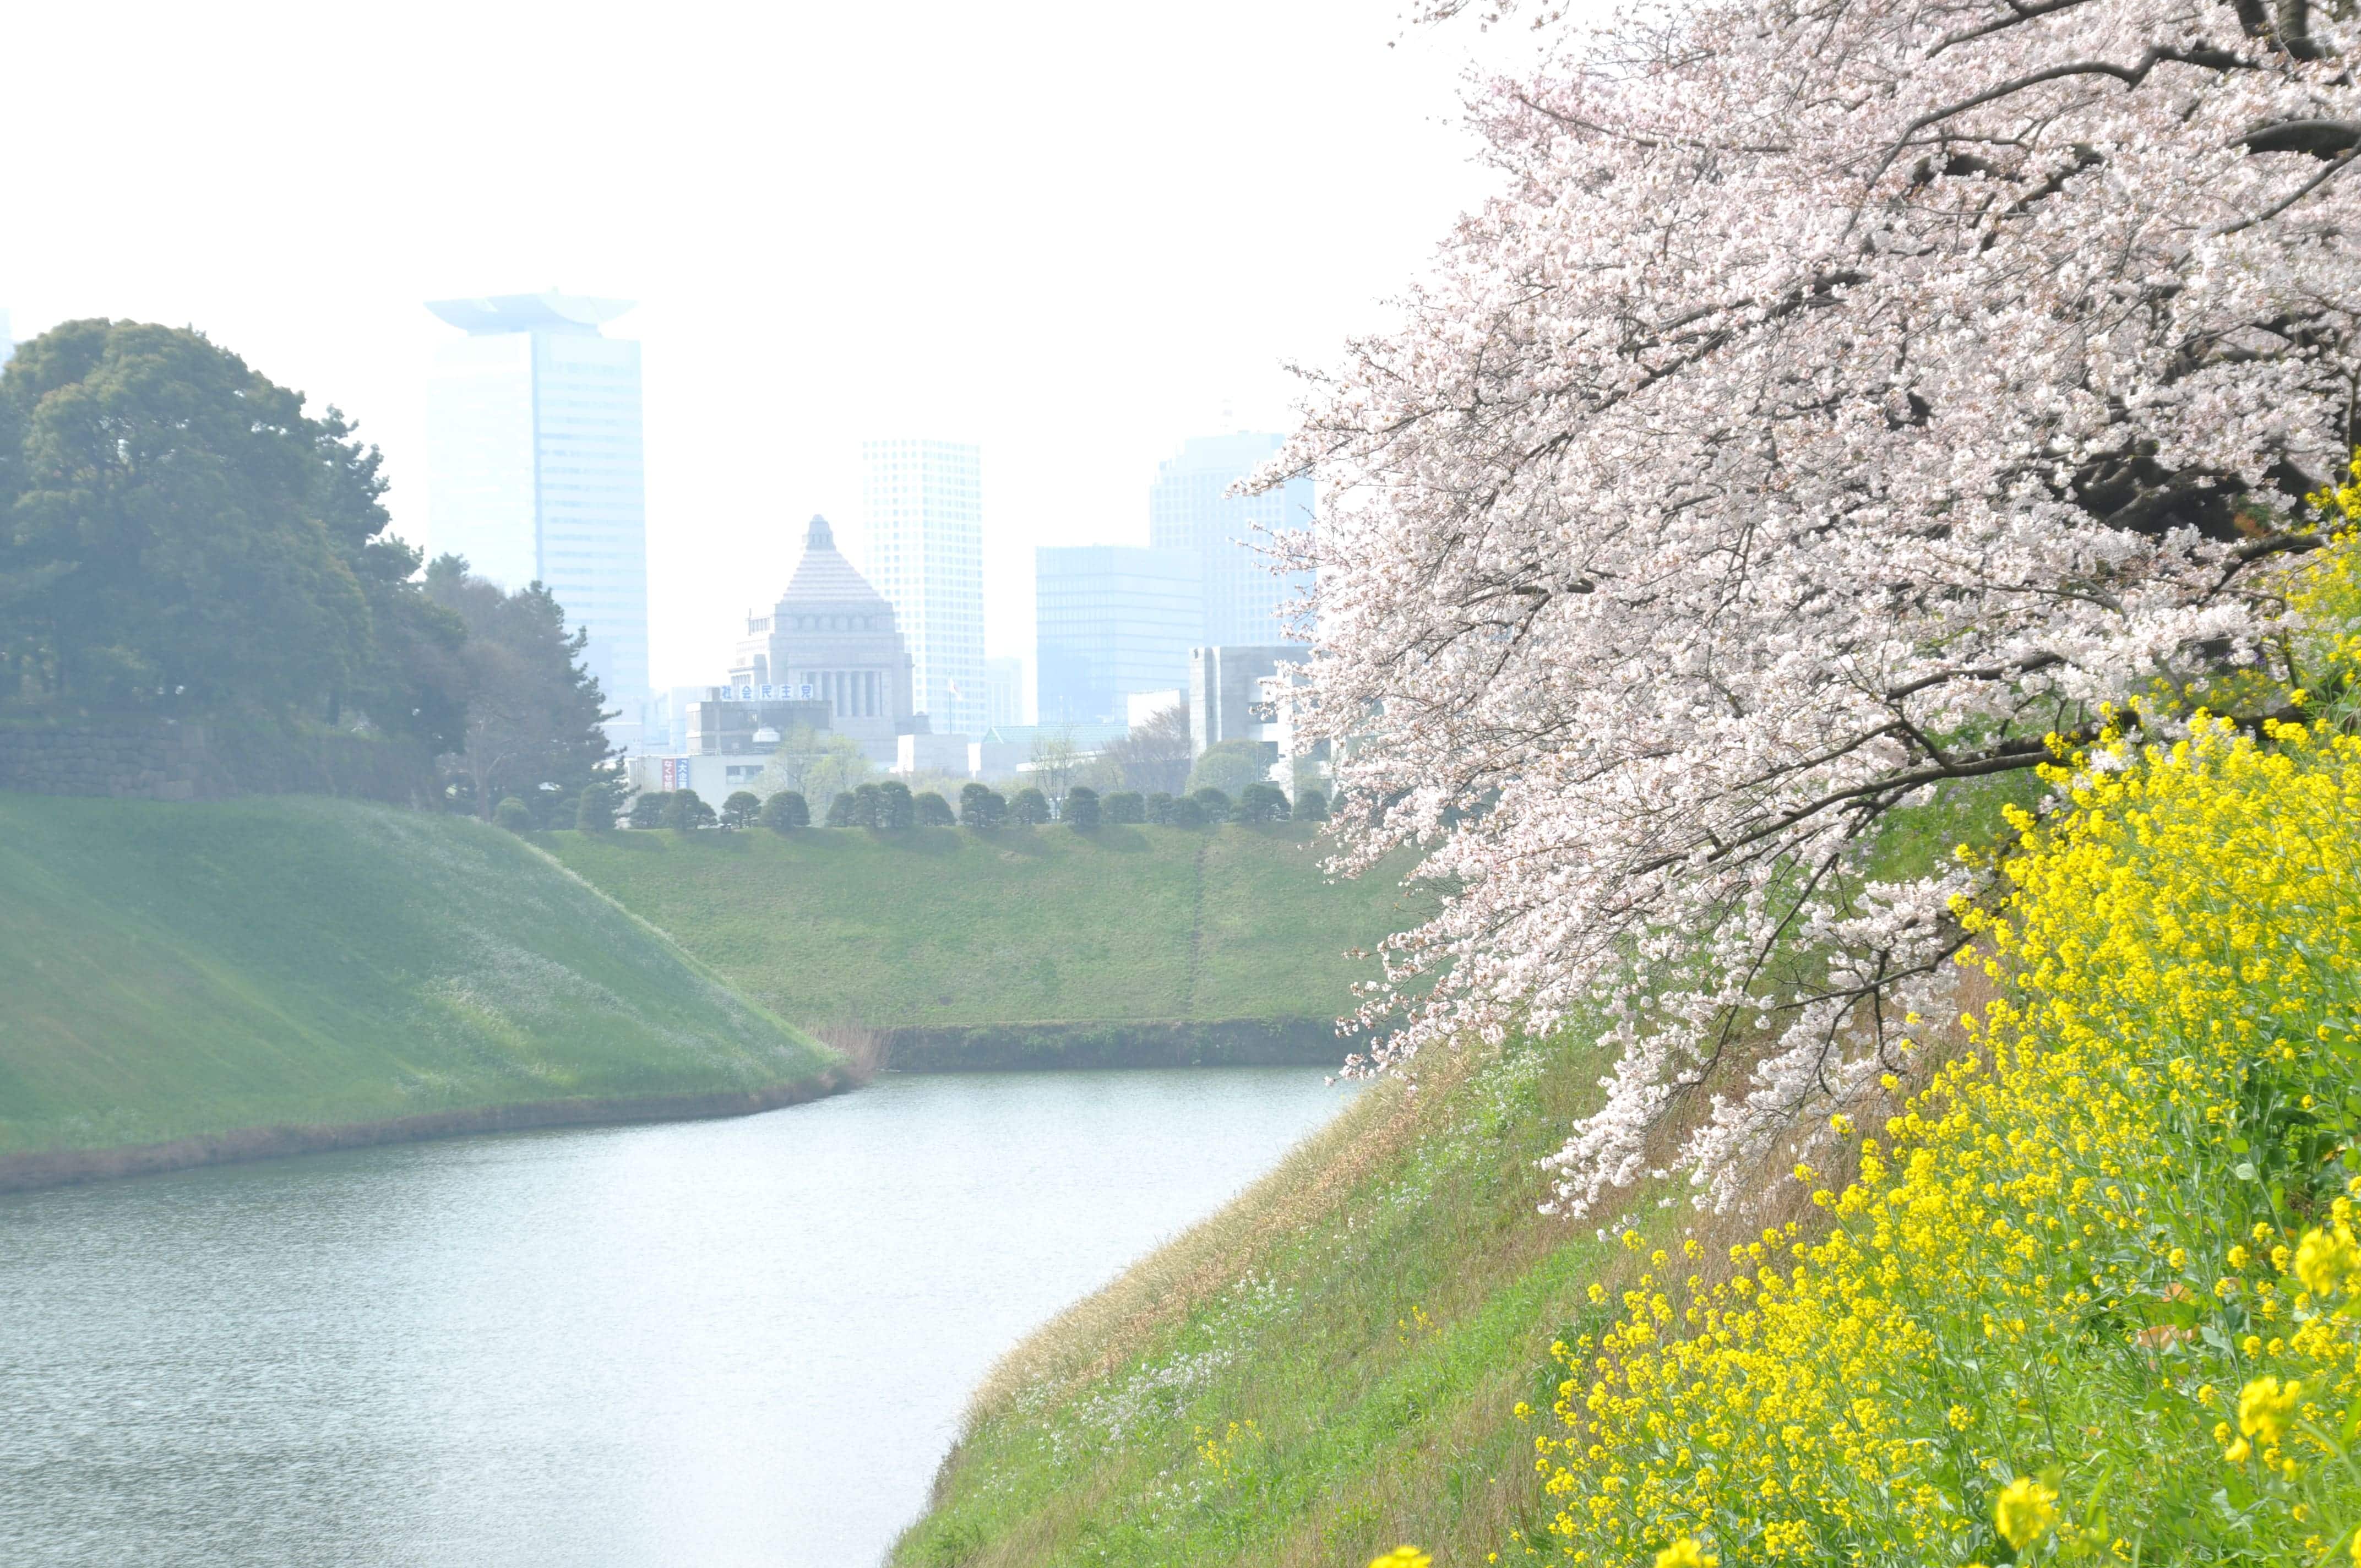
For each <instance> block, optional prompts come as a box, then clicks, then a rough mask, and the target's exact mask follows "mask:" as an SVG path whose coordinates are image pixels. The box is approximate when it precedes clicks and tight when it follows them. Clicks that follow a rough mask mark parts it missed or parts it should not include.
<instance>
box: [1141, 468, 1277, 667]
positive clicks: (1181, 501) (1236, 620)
mask: <svg viewBox="0 0 2361 1568" xmlns="http://www.w3.org/2000/svg"><path fill="white" fill-rule="evenodd" d="M1284 439H1285V438H1284V437H1282V436H1278V435H1269V434H1263V433H1246V432H1243V431H1242V432H1240V433H1237V434H1235V435H1201V436H1194V437H1191V439H1190V440H1189V441H1187V442H1186V443H1184V444H1182V446H1181V448H1180V452H1179V454H1178V455H1174V456H1172V457H1169V458H1167V459H1166V460H1165V461H1164V462H1163V463H1161V464H1159V466H1158V467H1157V470H1156V482H1155V483H1154V484H1153V485H1151V486H1149V487H1148V543H1149V544H1150V545H1151V546H1153V547H1154V548H1156V549H1159V550H1182V551H1187V552H1188V553H1190V554H1192V555H1194V556H1195V557H1196V558H1197V561H1198V565H1199V576H1200V582H1201V584H1202V594H1203V598H1204V607H1205V609H1204V615H1205V622H1204V630H1203V631H1202V634H1201V635H1200V636H1199V637H1198V639H1197V641H1199V642H1200V643H1268V642H1277V641H1279V635H1280V626H1279V620H1278V619H1277V618H1278V613H1279V606H1281V605H1282V604H1285V603H1287V602H1288V601H1289V600H1290V599H1293V598H1297V597H1299V596H1300V595H1301V593H1302V592H1303V590H1304V588H1305V587H1308V586H1309V580H1308V579H1307V578H1306V577H1304V576H1302V575H1301V574H1290V575H1289V576H1283V577H1282V576H1273V575H1272V573H1271V572H1270V569H1269V566H1268V563H1267V561H1266V560H1265V559H1264V557H1262V556H1261V555H1259V554H1256V552H1255V551H1254V550H1253V549H1251V548H1249V547H1248V546H1249V544H1251V543H1259V542H1261V540H1262V537H1263V536H1262V535H1261V534H1258V533H1257V532H1256V527H1257V524H1259V525H1261V526H1262V527H1264V528H1267V529H1269V530H1270V531H1271V532H1281V531H1286V530H1294V529H1301V528H1308V527H1310V526H1311V523H1312V481H1311V480H1310V479H1290V480H1289V481H1288V482H1287V483H1286V484H1284V485H1281V486H1279V488H1276V489H1273V490H1268V491H1265V492H1264V493H1263V494H1261V495H1258V496H1242V497H1236V498H1230V497H1225V496H1224V494H1223V492H1224V490H1226V489H1228V488H1230V487H1231V486H1232V485H1234V484H1235V483H1236V482H1237V481H1238V480H1240V479H1242V478H1244V477H1246V476H1247V475H1248V474H1251V473H1253V472H1254V471H1255V470H1256V469H1257V468H1258V467H1260V466H1262V465H1263V464H1265V463H1266V462H1268V461H1269V460H1270V456H1271V455H1272V454H1273V453H1275V452H1277V451H1278V450H1279V445H1280V444H1281V443H1282V441H1284Z"/></svg>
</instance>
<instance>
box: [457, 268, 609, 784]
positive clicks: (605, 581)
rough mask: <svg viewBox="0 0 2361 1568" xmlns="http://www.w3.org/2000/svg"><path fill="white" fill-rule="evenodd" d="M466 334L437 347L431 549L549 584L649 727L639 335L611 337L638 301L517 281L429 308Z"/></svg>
mask: <svg viewBox="0 0 2361 1568" xmlns="http://www.w3.org/2000/svg"><path fill="white" fill-rule="evenodd" d="M426 308H427V309H428V310H430V311H433V312H434V313H435V314H436V315H438V316H440V317H442V318H443V319H444V320H445V321H446V322H449V323H451V324H452V325H453V326H456V327H461V328H464V329H465V330H466V331H467V336H466V337H464V338H460V339H457V340H456V341H455V342H450V343H446V344H445V345H443V346H442V347H441V348H440V349H438V350H437V351H436V353H435V356H434V382H433V384H432V386H431V387H430V388H429V390H428V398H427V415H426V417H427V448H428V455H427V471H428V477H427V508H426V526H427V541H428V543H427V549H428V552H429V554H434V555H443V554H457V555H464V556H466V557H467V564H468V565H469V566H471V567H472V568H474V570H475V572H476V574H477V575H478V576H483V577H489V578H490V579H491V580H492V581H494V582H496V583H498V584H500V586H501V587H504V588H508V589H511V590H513V589H517V588H521V587H524V586H526V585H527V584H528V583H534V582H538V583H542V584H544V585H545V586H546V587H548V589H549V591H550V593H551V594H553V595H554V596H555V598H556V599H557V602H558V603H559V604H560V605H562V606H564V607H565V609H566V624H567V626H568V627H570V628H575V629H587V630H588V631H589V633H590V640H589V642H588V645H587V646H586V647H585V648H584V650H583V662H584V663H586V664H587V665H588V667H589V670H590V673H591V674H594V675H597V676H598V685H599V689H600V690H601V691H603V692H604V693H605V694H606V696H607V700H608V703H609V706H610V707H617V708H620V709H621V710H622V713H621V717H620V718H619V719H618V720H617V721H616V722H615V723H614V724H612V725H610V726H609V738H610V739H611V740H614V741H615V742H616V743H617V744H618V745H629V744H631V742H632V741H633V740H636V738H637V736H636V731H637V729H638V719H639V718H640V715H641V710H642V707H643V705H644V704H645V702H646V701H647V698H648V696H649V686H648V542H647V492H646V487H645V482H644V478H643V475H642V454H641V423H640V345H638V344H637V343H634V342H631V341H630V340H628V339H622V338H610V337H603V336H601V335H600V334H599V332H598V328H599V326H600V324H601V323H606V322H610V321H613V320H614V319H615V318H616V317H617V316H620V315H621V314H622V313H624V312H626V311H628V310H630V309H631V302H629V301H626V300H594V299H586V298H583V297H580V296H577V295H571V294H559V293H555V292H552V293H547V294H509V295H502V296H499V297H496V298H491V299H483V300H436V301H434V302H430V303H429V304H428V305H427V307H426Z"/></svg>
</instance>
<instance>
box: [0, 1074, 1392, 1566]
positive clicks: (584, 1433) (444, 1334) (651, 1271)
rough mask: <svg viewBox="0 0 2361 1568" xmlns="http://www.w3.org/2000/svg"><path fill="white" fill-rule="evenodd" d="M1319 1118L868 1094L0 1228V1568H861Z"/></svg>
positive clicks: (190, 1180) (18, 1213) (1230, 1087)
mask: <svg viewBox="0 0 2361 1568" xmlns="http://www.w3.org/2000/svg"><path fill="white" fill-rule="evenodd" d="M1347 1092H1348V1091H1347V1090H1345V1089H1344V1088H1341V1087H1331V1086H1329V1085H1327V1084H1325V1083H1324V1082H1323V1078H1322V1075H1321V1074H1320V1073H1318V1072H1317V1071H1307V1070H1298V1069H1231V1070H1219V1071H1213V1070H1207V1071H1194V1072H1178V1071H1175V1072H1163V1071H1158V1072H1104V1073H1101V1072H1092V1073H1057V1074H1051V1073H1006V1074H990V1075H984V1074H977V1075H947V1076H941V1077H917V1076H910V1077H889V1078H886V1079H884V1080H881V1081H879V1082H878V1083H876V1084H875V1085H873V1086H872V1087H870V1088H868V1089H866V1090H863V1091H861V1092H859V1093H857V1094H851V1095H847V1096H843V1097H840V1098H838V1099H834V1100H829V1101H824V1102H818V1103H816V1104H810V1105H801V1106H795V1107H791V1108H789V1109H785V1110H781V1111H774V1112H772V1113H768V1114H765V1115H761V1116H752V1117H746V1118H742V1119H737V1120H730V1121H719V1122H697V1123H675V1124H667V1125H662V1126H646V1127H625V1128H609V1129H583V1130H567V1131H555V1132H544V1133H531V1134H519V1135H504V1136H494V1137H481V1138H467V1139H458V1140H453V1141H450V1142H444V1143H433V1144H419V1145H410V1146H399V1147H388V1148H379V1149H367V1150H359V1151H355V1152H351V1153H345V1154H335V1155H323V1156H314V1157H304V1158H301V1159H290V1160H278V1161H270V1162H266V1163H261V1164H256V1165H250V1166H233V1167H225V1168H217V1169H211V1170H199V1171H188V1172H182V1173H179V1174H176V1175H170V1176H161V1177H149V1178H142V1179H134V1180H129V1181H121V1182H115V1183H107V1184H100V1185H95V1186H89V1187H81V1188H68V1189H62V1190H55V1191H49V1192H35V1193H24V1194H17V1195H14V1196H8V1197H0V1563H27V1564H30V1563H41V1564H48V1565H61V1564H82V1563H89V1564H101V1563H103V1564H106V1565H108V1568H119V1565H121V1564H127V1563H137V1564H140V1565H142V1568H167V1565H177V1564H238V1565H240V1568H246V1565H260V1564H298V1563H300V1564H306V1565H309V1564H331V1563H333V1564H338V1565H356V1564H361V1565H374V1564H405V1565H407V1564H418V1565H422V1568H426V1565H431V1568H445V1565H448V1568H457V1565H460V1564H467V1565H468V1568H494V1565H507V1564H519V1565H522V1564H534V1565H542V1564H568V1565H588V1564H632V1565H641V1564H673V1563H680V1564H697V1565H700V1568H702V1565H719V1564H740V1563H763V1564H766V1565H770V1568H859V1565H862V1564H868V1563H875V1562H876V1561H877V1560H878V1559H879V1558H880V1556H881V1555H882V1554H883V1553H884V1552H885V1550H886V1549H887V1547H888V1546H890V1544H891V1543H892V1541H893V1540H894V1538H895V1535H897V1534H898V1533H899V1531H900V1530H901V1529H902V1527H904V1526H905V1525H906V1524H907V1523H908V1522H910V1521H911V1520H912V1519H914V1518H916V1517H917V1514H918V1512H919V1510H920V1509H921V1508H923V1507H924V1504H925V1499H926V1493H927V1486H928V1482H929V1481H930V1480H931V1479H932V1477H933V1475H934V1471H935V1468H936V1466H937V1464H938V1463H939V1461H940V1459H941V1457H942V1455H943V1453H945V1451H946V1450H947V1449H948V1448H949V1446H950V1442H951V1440H952V1439H953V1437H954V1436H955V1435H956V1433H957V1431H958V1428H959V1422H960V1419H961V1412H962V1410H963V1409H964V1408H965V1404H966V1401H967V1398H968V1395H969V1393H970V1391H971V1390H972V1388H973V1387H975V1385H976V1384H977V1383H978V1382H979V1381H980V1380H981V1379H982V1377H983V1374H984V1373H985V1371H986V1370H987V1369H988V1368H989V1367H990V1365H992V1363H993V1361H994V1359H995V1358H997V1357H998V1356H999V1355H1000V1354H1001V1353H1003V1352H1004V1351H1005V1350H1006V1349H1008V1348H1009V1347H1010V1346H1011V1345H1012V1344H1014V1343H1016V1341H1017V1340H1018V1339H1020V1338H1021V1337H1022V1336H1023V1335H1024V1333H1025V1332H1027V1330H1029V1329H1031V1328H1033V1327H1035V1326H1036V1325H1038V1323H1040V1322H1041V1321H1044V1320H1046V1319H1047V1318H1049V1317H1050V1316H1051V1315H1052V1314H1054V1313H1055V1312H1056V1311H1058V1310H1060V1308H1062V1307H1064V1306H1066V1305H1067V1304H1068V1303H1069V1302H1071V1301H1072V1300H1074V1299H1077V1298H1079V1297H1081V1296H1082V1295H1083V1294H1085V1293H1087V1292H1088V1291H1090V1290H1091V1289H1092V1288H1094V1287H1096V1286H1098V1285H1100V1284H1102V1283H1104V1281H1106V1280H1107V1279H1109V1278H1111V1277H1114V1276H1115V1274H1116V1273H1117V1272H1119V1271H1120V1270H1121V1268H1122V1267H1123V1266H1125V1265H1126V1263H1128V1262H1129V1261H1131V1260H1132V1259H1134V1258H1136V1257H1137V1256H1139V1255H1141V1254H1142V1253H1144V1252H1146V1251H1147V1250H1148V1249H1149V1248H1150V1247H1151V1246H1153V1245H1155V1244H1156V1243H1157V1242H1158V1241H1159V1240H1160V1239H1162V1238H1164V1237H1166V1236H1169V1235H1170V1234H1174V1233H1176V1232H1178V1231H1180V1230H1181V1229H1183V1228H1185V1227H1186V1226H1187V1225H1189V1224H1190V1223H1192V1222H1194V1221H1196V1220H1198V1219H1200V1218H1202V1216H1204V1215H1205V1214H1207V1213H1209V1212H1212V1211H1213V1209H1215V1208H1216V1207H1218V1206H1219V1205H1220V1204H1221V1203H1222V1201H1224V1200H1225V1199H1226V1198H1227V1197H1229V1196H1230V1195H1231V1194H1232V1193H1233V1192H1235V1191H1236V1190H1238V1189H1239V1188H1241V1187H1243V1186H1245V1185H1246V1183H1248V1182H1250V1181H1251V1180H1253V1179H1255V1178H1256V1177H1257V1176H1259V1175H1260V1174H1262V1173H1263V1172H1264V1171H1266V1170H1268V1168H1270V1167H1271V1166H1272V1165H1273V1164H1275V1163H1276V1162H1277V1160H1278V1159H1279V1157H1280V1156H1281V1155H1282V1154H1283V1153H1284V1152H1285V1151H1286V1150H1287V1149H1288V1148H1289V1147H1290V1146H1292V1145H1293V1144H1294V1143H1296V1142H1297V1141H1298V1140H1299V1139H1301V1137H1303V1136H1304V1135H1306V1134H1308V1133H1310V1132H1311V1131H1312V1130H1313V1129H1314V1128H1315V1127H1317V1126H1318V1125H1319V1124H1321V1123H1323V1122H1324V1121H1326V1120H1327V1119H1328V1118H1329V1117H1331V1116H1332V1115H1334V1113H1336V1112H1337V1111H1338V1110H1339V1109H1341V1108H1342V1106H1343V1104H1344V1102H1345V1095H1346V1093H1347Z"/></svg>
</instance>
